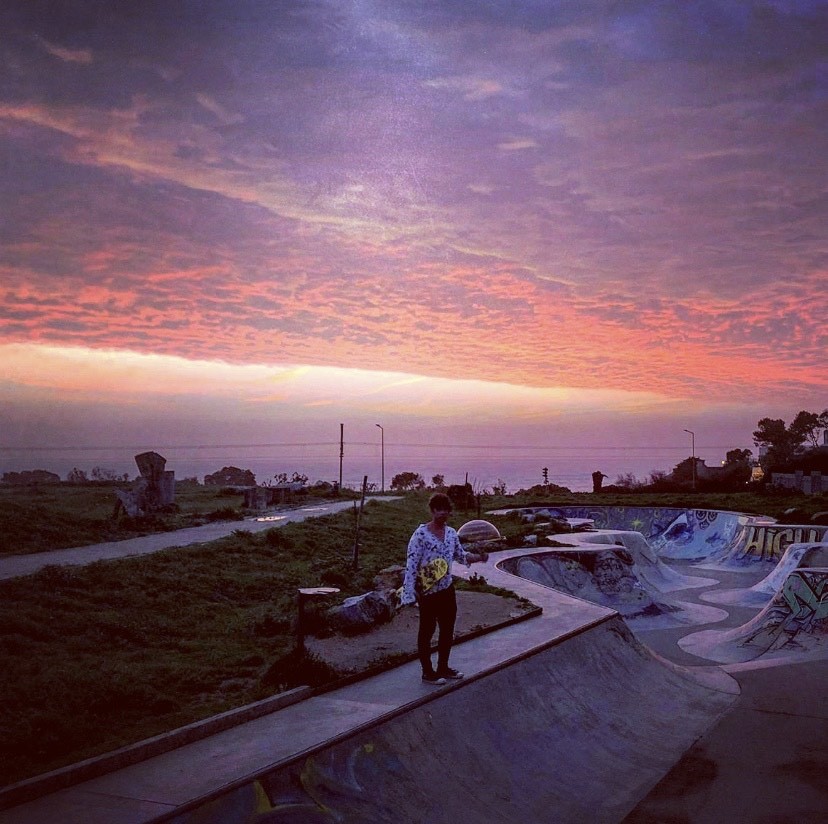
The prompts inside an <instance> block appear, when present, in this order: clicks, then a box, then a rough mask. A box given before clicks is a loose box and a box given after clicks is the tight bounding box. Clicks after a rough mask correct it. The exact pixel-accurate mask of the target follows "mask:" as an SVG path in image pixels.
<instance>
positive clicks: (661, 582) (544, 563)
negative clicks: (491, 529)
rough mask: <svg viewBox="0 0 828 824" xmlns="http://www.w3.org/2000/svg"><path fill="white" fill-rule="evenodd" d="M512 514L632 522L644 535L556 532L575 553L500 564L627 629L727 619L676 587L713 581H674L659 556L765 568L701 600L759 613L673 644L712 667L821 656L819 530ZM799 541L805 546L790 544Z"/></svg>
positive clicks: (605, 514) (563, 512) (750, 519)
mask: <svg viewBox="0 0 828 824" xmlns="http://www.w3.org/2000/svg"><path fill="white" fill-rule="evenodd" d="M619 510H620V511H619ZM501 512H504V513H505V512H508V511H501ZM519 512H520V514H521V516H522V517H524V518H525V519H526V520H529V521H533V522H537V520H538V518H539V517H541V518H542V517H552V518H557V519H566V518H575V519H583V518H588V519H589V520H591V521H592V522H593V523H596V522H597V523H603V524H609V525H617V524H619V523H621V524H624V525H638V526H641V527H642V528H643V529H644V530H645V531H647V532H648V533H649V534H650V539H647V538H645V537H644V535H643V534H641V533H630V532H627V531H623V530H617V529H616V530H614V529H600V530H597V531H586V532H578V533H558V534H553V535H550V536H549V537H550V538H552V539H553V540H554V542H555V543H556V544H562V543H566V544H571V545H574V548H572V549H570V548H567V547H562V546H556V547H555V548H554V549H529V548H526V549H524V550H514V551H512V552H510V553H508V555H509V557H502V558H501V559H500V560H499V561H498V565H499V567H500V568H501V569H503V570H504V571H506V572H508V573H511V574H513V575H518V576H521V577H524V578H528V579H529V580H533V581H536V582H538V583H540V584H542V585H544V586H549V587H553V588H555V589H558V590H561V591H564V592H567V593H569V594H571V595H574V596H576V597H582V598H585V599H586V600H589V601H591V602H593V603H597V604H601V605H603V606H607V607H610V608H613V609H616V610H617V611H618V612H619V613H620V614H621V615H623V616H624V618H625V620H627V621H628V623H629V625H630V627H631V628H633V629H635V630H648V629H653V628H657V629H667V628H670V627H672V626H679V625H681V624H684V625H687V626H690V625H693V624H709V623H715V622H717V621H719V620H722V619H723V618H725V617H726V615H727V613H726V612H724V611H720V612H719V617H717V615H716V613H715V612H710V611H707V608H706V607H705V606H703V605H701V604H689V603H686V602H684V601H682V600H681V595H680V592H679V590H681V589H689V588H693V587H699V586H705V585H707V584H715V583H717V581H716V580H715V579H710V578H694V577H693V576H688V575H681V574H679V573H677V572H676V571H675V570H672V569H670V568H669V567H667V566H666V565H665V564H664V563H662V562H661V560H660V559H661V557H671V556H672V557H676V556H681V557H684V558H693V559H696V560H695V563H692V566H694V567H696V568H699V569H705V570H713V571H715V570H716V569H721V570H728V571H739V570H742V571H755V570H757V569H759V570H761V569H762V568H763V567H765V566H768V567H769V569H770V571H769V573H768V574H767V575H766V576H765V577H764V578H763V579H761V580H760V581H758V582H757V583H756V584H754V585H753V586H751V587H745V588H741V589H729V590H719V591H716V592H710V593H705V594H702V595H700V596H699V598H700V600H704V601H706V602H708V603H710V604H721V605H735V606H740V607H752V608H755V609H759V610H760V612H759V614H758V615H756V616H755V617H754V618H753V619H751V620H750V621H748V622H747V623H745V624H743V625H741V626H738V627H733V628H730V629H726V630H717V629H706V630H701V631H699V632H695V633H692V634H689V635H685V636H684V637H683V638H681V639H680V640H679V641H678V645H679V647H680V648H681V649H683V650H684V651H685V652H688V653H691V654H693V655H695V656H697V657H698V658H702V659H706V660H708V661H711V662H716V663H719V664H740V663H745V662H749V661H756V660H757V659H759V658H762V659H763V661H764V662H765V663H766V664H767V663H770V662H772V661H773V660H784V661H787V662H793V661H794V660H816V659H819V658H824V657H828V542H825V541H824V538H825V531H826V529H827V528H826V527H825V526H821V525H810V524H809V525H781V524H776V523H774V522H773V521H772V520H771V519H768V518H765V517H762V516H753V515H741V514H738V513H729V512H713V511H699V510H694V511H678V514H677V515H676V510H672V511H667V510H651V511H648V510H646V509H637V508H629V509H626V508H624V507H597V508H594V509H588V508H584V507H556V508H550V509H546V508H544V509H537V508H533V509H532V510H529V511H527V510H520V511H519ZM673 516H674V517H673ZM671 517H673V520H672V521H670V518H671ZM668 521H669V524H668V525H667V526H666V527H665V526H664V524H667V522H668ZM803 538H806V539H807V541H809V542H799V543H791V542H792V541H798V540H799V539H803ZM656 547H658V551H656V549H655V548H656Z"/></svg>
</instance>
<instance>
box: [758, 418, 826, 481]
mask: <svg viewBox="0 0 828 824" xmlns="http://www.w3.org/2000/svg"><path fill="white" fill-rule="evenodd" d="M825 429H828V409H824V410H823V411H822V412H821V413H819V414H817V413H816V412H806V411H804V410H803V411H801V412H798V413H797V414H796V417H794V419H793V420H792V421H791V423H790V425H789V426H786V425H785V421H783V420H782V419H781V418H776V419H771V418H762V419H761V420H760V421H759V424H758V426H757V428H756V430H755V431H754V433H753V442H754V443H755V444H756V445H757V446H761V447H764V448H765V449H766V451H765V454H764V455H763V457H762V458H760V462H761V464H762V468H763V469H764V470H765V471H766V472H767V471H768V470H770V469H781V467H783V466H785V465H786V464H789V463H791V461H792V460H793V459H794V458H795V457H796V456H797V455H799V454H801V453H802V452H803V449H804V447H807V446H810V447H811V448H813V449H816V448H817V447H818V446H819V433H820V432H821V431H823V430H825Z"/></svg>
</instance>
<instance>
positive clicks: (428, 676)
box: [423, 672, 446, 687]
mask: <svg viewBox="0 0 828 824" xmlns="http://www.w3.org/2000/svg"><path fill="white" fill-rule="evenodd" d="M423 681H424V682H425V683H426V684H434V685H435V686H438V687H439V686H441V685H442V684H445V683H446V679H445V678H443V677H442V676H441V675H437V673H436V672H424V673H423Z"/></svg>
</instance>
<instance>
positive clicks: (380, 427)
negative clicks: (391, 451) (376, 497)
mask: <svg viewBox="0 0 828 824" xmlns="http://www.w3.org/2000/svg"><path fill="white" fill-rule="evenodd" d="M377 426H378V427H379V431H380V443H381V449H382V485H381V491H382V492H385V430H384V429H383V428H382V426H381V425H380V424H377Z"/></svg>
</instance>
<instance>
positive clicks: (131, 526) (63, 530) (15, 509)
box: [0, 481, 244, 555]
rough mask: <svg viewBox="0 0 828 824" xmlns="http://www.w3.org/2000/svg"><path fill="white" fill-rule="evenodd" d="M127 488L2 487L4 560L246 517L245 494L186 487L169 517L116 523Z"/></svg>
mask: <svg viewBox="0 0 828 824" xmlns="http://www.w3.org/2000/svg"><path fill="white" fill-rule="evenodd" d="M127 488H129V485H128V484H124V483H120V484H113V483H111V482H94V481H87V482H85V483H70V482H62V483H57V484H56V483H49V484H37V485H34V486H9V485H3V486H0V536H2V540H0V555H17V554H23V553H28V552H44V551H46V550H51V549H65V548H67V547H72V546H83V545H85V544H94V543H101V542H105V541H120V540H123V539H125V538H134V537H135V536H137V535H148V534H150V533H153V532H167V531H169V530H172V529H181V528H182V527H187V526H198V525H199V524H203V523H206V522H207V521H213V520H236V519H238V518H241V517H242V506H243V504H244V495H243V494H241V493H240V492H238V491H236V490H232V489H224V488H220V489H217V488H216V487H203V486H200V485H198V484H195V483H184V482H181V483H178V484H176V497H175V499H176V503H175V505H174V506H173V507H170V508H169V511H164V512H158V513H154V514H152V515H148V516H145V517H140V518H129V517H121V518H115V517H114V511H115V502H116V500H117V499H116V497H115V490H116V489H127Z"/></svg>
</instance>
